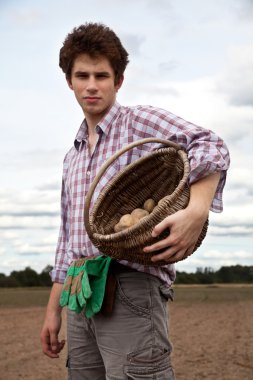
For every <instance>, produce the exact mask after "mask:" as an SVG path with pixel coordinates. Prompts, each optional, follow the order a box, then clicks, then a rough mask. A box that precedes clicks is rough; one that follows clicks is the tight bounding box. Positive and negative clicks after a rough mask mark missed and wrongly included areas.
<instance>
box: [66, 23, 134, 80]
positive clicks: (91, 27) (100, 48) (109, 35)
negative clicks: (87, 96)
mask: <svg viewBox="0 0 253 380" xmlns="http://www.w3.org/2000/svg"><path fill="white" fill-rule="evenodd" d="M80 54H88V55H89V56H91V57H93V58H96V57H99V56H102V57H105V58H107V59H108V61H109V62H110V64H111V67H112V69H113V71H114V74H115V84H117V83H118V81H119V80H120V78H121V76H122V75H123V73H124V71H125V68H126V66H127V64H128V62H129V61H128V53H127V51H126V50H125V49H124V47H123V46H122V44H121V41H120V39H119V38H118V37H117V35H116V34H115V33H114V32H113V31H112V30H111V29H110V28H108V27H107V26H105V25H104V24H101V23H86V24H83V25H80V26H79V27H77V28H74V29H73V30H72V32H70V33H69V34H68V35H67V37H66V39H65V40H64V42H63V46H62V48H61V50H60V59H59V66H60V68H61V69H62V71H63V72H64V73H65V75H66V78H67V79H68V80H70V79H71V71H72V68H73V64H74V61H75V59H76V57H77V56H78V55H80Z"/></svg>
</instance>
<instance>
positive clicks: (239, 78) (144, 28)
mask: <svg viewBox="0 0 253 380" xmlns="http://www.w3.org/2000/svg"><path fill="white" fill-rule="evenodd" d="M86 21H99V22H103V23H105V24H107V25H108V26H110V27H111V28H112V29H114V30H115V32H116V33H117V34H118V35H119V36H120V38H121V40H122V42H123V44H124V45H125V47H126V49H127V50H128V51H129V53H130V64H129V66H128V68H127V72H126V75H125V83H124V86H123V87H122V89H121V90H120V93H119V96H118V101H119V102H120V103H122V104H124V105H136V104H150V105H154V106H159V107H162V108H165V109H168V110H169V111H171V112H173V113H175V114H177V115H179V116H181V117H183V118H184V119H186V120H189V121H192V122H194V123H196V124H198V125H202V126H204V127H207V128H210V129H212V130H214V131H215V132H216V133H218V134H219V135H220V136H222V137H223V138H224V139H225V141H226V142H227V144H228V146H229V148H230V153H231V159H232V164H231V169H230V171H229V175H228V179H227V185H226V188H225V192H224V212H223V213H222V214H214V213H211V214H210V227H209V231H208V236H207V238H206V239H205V240H204V242H203V243H202V246H201V248H200V249H199V250H198V251H197V252H196V253H195V254H194V255H193V256H192V257H191V258H189V259H187V260H185V261H184V262H182V263H180V264H178V265H177V268H178V269H179V270H187V271H195V269H196V268H197V267H212V268H214V269H218V268H219V267H220V266H222V265H234V264H241V265H253V258H252V253H253V248H252V247H253V171H252V168H253V149H252V148H253V128H252V127H253V22H252V21H253V1H252V0H213V1H210V2H203V1H202V0H177V1H172V0H128V1H125V0H117V1H116V0H93V1H86V0H71V1H67V0H55V1H49V0H43V1H42V0H37V1H36V2H35V1H32V0H0V43H1V60H0V73H1V74H0V112H1V118H0V128H1V138H0V165H1V176H0V240H1V244H0V272H3V273H6V274H9V273H10V272H11V271H12V270H20V269H23V268H25V267H26V266H31V267H32V268H34V269H35V270H37V271H41V270H42V269H43V268H44V267H45V266H46V265H47V264H53V262H54V252H55V245H56V241H57V236H58V228H59V212H60V209H59V202H60V184H61V171H62V160H63V157H64V154H65V152H66V151H67V150H68V149H69V148H70V147H71V145H72V142H73V140H74V137H75V134H76V131H77V129H78V127H79V125H80V123H81V121H82V113H81V110H80V109H79V107H78V105H77V104H76V102H75V100H74V98H73V94H72V92H71V91H70V90H69V89H68V88H67V86H66V83H65V79H64V76H63V74H62V73H61V71H60V69H59V68H58V52H59V49H60V47H61V45H62V41H63V40H64V38H65V36H66V34H67V33H68V32H69V31H70V30H71V29H72V28H73V27H74V26H78V25H80V24H81V23H84V22H86Z"/></svg>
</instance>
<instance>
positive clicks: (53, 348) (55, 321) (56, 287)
mask: <svg viewBox="0 0 253 380" xmlns="http://www.w3.org/2000/svg"><path fill="white" fill-rule="evenodd" d="M61 290H62V284H58V283H54V284H53V287H52V290H51V294H50V297H49V301H48V305H47V312H46V317H45V321H44V325H43V327H42V330H41V334H40V341H41V346H42V351H43V352H44V354H45V355H47V356H49V357H50V358H58V357H59V353H60V352H61V350H62V349H63V347H64V345H65V340H61V341H59V338H58V335H59V332H60V329H61V322H62V318H61V310H62V308H61V307H60V305H59V300H60V295H61Z"/></svg>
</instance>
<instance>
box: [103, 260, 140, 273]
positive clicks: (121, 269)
mask: <svg viewBox="0 0 253 380" xmlns="http://www.w3.org/2000/svg"><path fill="white" fill-rule="evenodd" d="M125 272H138V271H137V270H136V269H134V268H131V267H128V266H126V265H123V264H120V263H119V262H118V261H116V260H112V261H111V264H110V268H109V273H113V274H117V273H125Z"/></svg>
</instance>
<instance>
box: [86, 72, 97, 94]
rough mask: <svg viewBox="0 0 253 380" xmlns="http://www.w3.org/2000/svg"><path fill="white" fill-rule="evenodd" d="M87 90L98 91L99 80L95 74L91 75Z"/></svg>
mask: <svg viewBox="0 0 253 380" xmlns="http://www.w3.org/2000/svg"><path fill="white" fill-rule="evenodd" d="M86 90H87V91H89V92H96V91H97V82H96V78H95V77H94V76H90V77H89V79H88V82H87V86H86Z"/></svg>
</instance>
